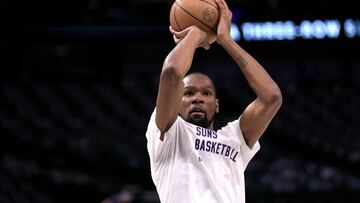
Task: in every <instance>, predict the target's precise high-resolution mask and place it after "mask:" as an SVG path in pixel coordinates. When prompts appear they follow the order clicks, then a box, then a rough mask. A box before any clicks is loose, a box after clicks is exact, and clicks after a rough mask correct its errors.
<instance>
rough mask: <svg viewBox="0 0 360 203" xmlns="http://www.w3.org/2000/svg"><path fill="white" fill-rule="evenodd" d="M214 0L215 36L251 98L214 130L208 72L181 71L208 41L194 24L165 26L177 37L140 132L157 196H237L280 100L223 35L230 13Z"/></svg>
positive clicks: (213, 199)
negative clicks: (143, 133)
mask: <svg viewBox="0 0 360 203" xmlns="http://www.w3.org/2000/svg"><path fill="white" fill-rule="evenodd" d="M216 2H217V4H218V6H219V9H220V16H221V17H220V22H219V25H218V29H217V43H218V44H220V45H221V46H222V47H223V48H224V49H225V50H226V52H227V53H228V54H229V55H230V56H231V57H232V59H233V60H234V61H235V62H236V64H237V65H238V67H239V69H240V70H241V72H242V73H243V74H244V76H245V78H246V80H247V81H248V83H249V85H250V87H251V88H252V90H253V91H254V92H255V94H256V95H257V98H256V99H255V100H254V101H253V102H251V103H250V104H249V105H248V106H247V108H246V109H245V110H244V112H243V113H242V114H241V115H240V116H239V118H238V119H237V120H235V121H232V122H229V123H228V124H227V125H226V126H224V127H222V128H221V129H220V130H217V131H214V129H213V122H214V121H213V119H214V115H215V114H216V113H217V112H218V111H219V103H218V100H217V98H216V90H215V86H214V84H213V82H212V80H211V79H210V78H209V77H207V76H206V75H204V74H201V73H193V74H190V75H187V76H186V77H185V75H186V74H187V72H188V70H189V69H190V66H191V63H192V60H193V56H194V52H195V50H196V49H197V48H199V47H202V48H205V49H208V48H209V46H210V45H209V44H208V42H207V36H206V33H205V32H203V31H201V30H200V29H199V28H197V27H195V26H193V27H190V28H188V29H185V30H183V31H181V32H176V31H174V30H172V29H171V28H170V31H171V33H172V34H173V36H174V39H175V42H176V44H177V45H176V46H175V48H174V49H173V50H172V51H171V52H170V53H169V54H168V56H167V57H166V59H165V61H164V64H163V68H162V71H161V75H160V84H159V90H158V96H157V102H156V108H155V110H154V112H153V114H152V116H151V119H150V122H149V124H148V128H147V132H146V138H147V148H148V153H149V156H150V164H151V175H152V179H153V181H154V183H155V185H156V189H157V192H158V194H159V197H160V200H161V202H164V203H177V202H181V203H184V202H186V203H192V202H194V203H195V202H196V203H202V202H204V203H235V202H236V203H244V202H245V183H244V170H245V168H246V166H247V164H248V163H249V161H250V159H251V158H252V157H253V156H254V155H255V153H256V152H257V151H258V150H259V148H260V145H259V142H258V139H259V138H260V137H261V135H262V134H263V133H264V131H265V129H266V128H267V126H268V125H269V123H270V121H271V120H272V119H273V117H274V116H275V114H276V112H277V111H278V110H279V108H280V106H281V103H282V96H281V92H280V89H279V87H278V86H277V84H276V83H275V82H274V81H273V80H272V78H271V77H270V76H269V75H268V73H267V72H266V71H265V69H264V68H263V67H262V66H261V65H260V64H259V63H258V62H257V61H256V60H255V59H254V58H253V57H252V56H250V55H249V54H248V53H247V52H246V51H245V50H243V49H242V48H241V47H240V46H239V45H238V44H237V43H236V42H235V41H234V40H233V39H232V38H231V37H230V24H231V18H232V13H231V11H230V10H229V8H228V6H227V4H226V3H225V1H224V0H216ZM234 91H235V90H234Z"/></svg>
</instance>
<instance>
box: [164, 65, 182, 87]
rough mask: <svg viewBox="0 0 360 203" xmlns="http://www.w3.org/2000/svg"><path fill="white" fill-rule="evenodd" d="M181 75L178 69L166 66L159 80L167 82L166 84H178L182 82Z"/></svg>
mask: <svg viewBox="0 0 360 203" xmlns="http://www.w3.org/2000/svg"><path fill="white" fill-rule="evenodd" d="M182 77H183V76H182V75H181V73H180V71H179V70H178V68H176V66H172V65H168V66H165V67H164V68H163V69H162V71H161V74H160V79H161V80H162V81H164V80H165V81H167V82H171V83H173V82H178V81H179V80H182Z"/></svg>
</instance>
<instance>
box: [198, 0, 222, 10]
mask: <svg viewBox="0 0 360 203" xmlns="http://www.w3.org/2000/svg"><path fill="white" fill-rule="evenodd" d="M200 1H202V2H205V3H208V4H210V5H211V6H213V7H214V8H216V10H218V11H219V8H218V7H217V6H216V5H214V4H212V3H210V2H208V1H205V0H200Z"/></svg>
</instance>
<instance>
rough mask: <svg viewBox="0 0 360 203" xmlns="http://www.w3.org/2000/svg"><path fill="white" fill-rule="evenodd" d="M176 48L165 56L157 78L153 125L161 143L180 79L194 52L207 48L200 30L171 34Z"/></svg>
mask: <svg viewBox="0 0 360 203" xmlns="http://www.w3.org/2000/svg"><path fill="white" fill-rule="evenodd" d="M171 32H172V34H173V35H174V39H175V42H176V43H177V45H176V46H175V48H174V49H173V50H172V51H171V52H170V53H169V54H168V55H167V57H166V59H165V61H164V64H163V67H162V70H161V74H160V83H159V90H158V96H157V100H156V124H157V126H158V128H159V129H160V131H161V137H160V139H161V140H163V139H164V133H165V132H167V131H168V130H169V128H170V127H171V126H172V124H173V123H174V122H175V120H176V118H177V115H178V113H179V109H180V104H181V98H182V93H183V88H184V84H183V81H182V80H183V78H184V76H185V74H186V73H187V72H188V70H189V69H190V66H191V64H192V61H193V56H194V53H195V50H196V49H197V48H198V47H201V46H202V47H206V46H208V45H204V44H203V41H205V40H204V39H205V38H206V34H205V33H204V32H202V31H200V29H199V28H196V27H190V28H188V29H185V30H183V31H181V32H175V31H173V30H171Z"/></svg>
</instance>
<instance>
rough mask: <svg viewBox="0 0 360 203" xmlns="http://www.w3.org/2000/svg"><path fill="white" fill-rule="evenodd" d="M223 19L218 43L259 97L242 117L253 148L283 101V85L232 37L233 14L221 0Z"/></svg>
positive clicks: (242, 127)
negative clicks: (276, 81) (275, 80)
mask: <svg viewBox="0 0 360 203" xmlns="http://www.w3.org/2000/svg"><path fill="white" fill-rule="evenodd" d="M217 4H218V5H219V8H220V16H221V17H220V21H219V25H218V30H217V31H218V32H217V42H218V43H219V44H220V45H221V46H222V47H223V48H224V49H225V50H226V52H227V53H228V54H229V55H230V56H231V57H232V59H233V60H234V61H235V62H236V64H237V65H238V66H239V68H240V70H241V72H242V73H243V74H244V76H245V78H246V80H247V82H248V83H249V85H250V87H251V88H252V90H253V91H254V92H255V94H256V96H257V98H256V99H255V100H254V101H253V102H252V103H250V104H249V105H248V106H247V107H246V109H245V110H244V112H243V113H242V115H241V116H240V129H241V131H242V133H243V136H244V139H245V141H246V143H247V145H248V146H249V147H250V148H252V147H253V146H254V144H255V143H256V141H257V140H258V139H259V138H260V137H261V135H262V134H263V133H264V131H265V130H266V128H267V127H268V125H269V123H270V121H271V120H272V119H273V118H274V116H275V114H276V113H277V111H278V110H279V108H280V106H281V103H282V95H281V91H280V88H279V87H278V85H277V84H276V83H275V82H274V80H273V79H272V78H271V77H270V75H269V74H268V73H267V72H266V70H265V69H264V68H263V67H262V66H261V65H260V64H259V63H258V62H257V61H256V60H255V59H254V58H253V57H252V56H251V55H250V54H249V53H247V52H246V51H245V50H244V49H243V48H241V47H240V46H239V45H238V44H237V43H236V42H235V41H234V40H233V39H232V38H231V36H230V25H231V18H232V13H231V11H230V10H229V8H228V6H227V4H226V3H225V1H224V0H217Z"/></svg>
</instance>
